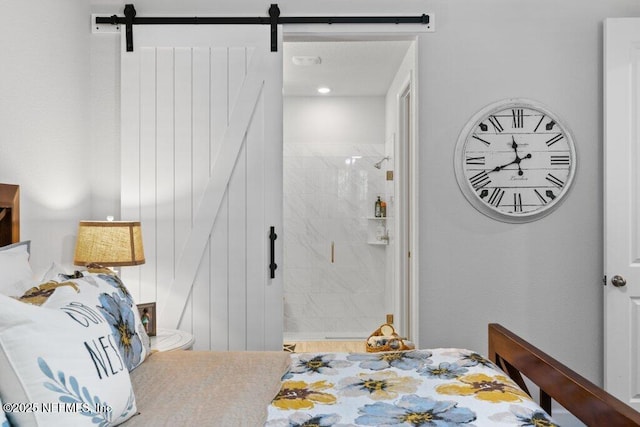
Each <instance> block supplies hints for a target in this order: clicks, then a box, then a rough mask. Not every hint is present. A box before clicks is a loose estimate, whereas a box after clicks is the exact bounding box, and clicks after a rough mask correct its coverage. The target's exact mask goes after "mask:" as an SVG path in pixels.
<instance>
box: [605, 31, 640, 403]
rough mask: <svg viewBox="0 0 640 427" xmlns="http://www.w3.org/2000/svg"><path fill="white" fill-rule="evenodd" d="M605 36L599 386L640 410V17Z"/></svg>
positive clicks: (608, 32)
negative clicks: (601, 374) (601, 371)
mask: <svg viewBox="0 0 640 427" xmlns="http://www.w3.org/2000/svg"><path fill="white" fill-rule="evenodd" d="M604 35H605V43H604V45H605V76H604V77H605V78H604V88H605V97H604V98H605V99H604V101H605V103H604V111H605V121H604V128H605V135H604V136H605V138H604V254H605V260H604V268H605V275H606V276H605V277H606V282H605V286H604V334H605V336H604V338H605V339H604V347H605V348H604V363H605V366H604V385H605V388H606V389H607V391H609V392H610V393H612V394H614V395H615V396H616V397H618V398H619V399H620V400H622V401H623V402H625V403H627V404H629V405H630V406H632V407H634V408H635V409H637V410H640V133H639V132H638V130H639V129H640V19H638V18H619V19H607V20H606V21H605V31H604Z"/></svg>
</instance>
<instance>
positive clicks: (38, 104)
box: [0, 0, 111, 275]
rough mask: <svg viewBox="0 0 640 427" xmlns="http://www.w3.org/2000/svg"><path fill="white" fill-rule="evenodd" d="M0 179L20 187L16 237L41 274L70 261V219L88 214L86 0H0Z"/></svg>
mask: <svg viewBox="0 0 640 427" xmlns="http://www.w3.org/2000/svg"><path fill="white" fill-rule="evenodd" d="M1 10H2V16H3V21H4V22H3V24H2V26H0V53H1V55H2V66H0V82H1V83H0V182H5V183H12V184H19V185H20V187H21V216H22V223H21V238H22V239H24V240H28V239H30V240H31V241H32V245H31V248H32V257H31V263H32V266H33V268H34V270H35V271H36V272H37V273H38V275H41V274H42V273H43V272H44V271H45V270H46V269H47V268H48V267H49V265H50V264H51V262H52V261H54V260H55V261H57V262H59V263H65V264H67V265H71V263H72V258H73V248H74V245H75V233H76V229H77V226H78V221H79V220H81V219H88V218H87V217H88V216H89V215H90V203H91V195H92V191H91V180H92V177H94V176H96V175H99V174H104V175H109V174H110V173H111V171H110V170H109V165H108V164H104V163H103V162H101V160H100V159H99V158H96V157H94V156H92V154H93V153H92V151H91V145H90V144H91V141H90V127H89V120H90V115H89V111H88V106H89V91H90V89H89V77H90V68H89V52H90V48H89V42H90V39H89V32H88V21H87V16H88V15H89V14H90V8H89V5H88V4H86V2H84V1H80V0H76V1H74V0H61V1H56V2H55V5H54V3H53V2H50V1H47V0H30V1H13V2H3V3H2V8H1Z"/></svg>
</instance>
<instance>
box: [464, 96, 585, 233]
mask: <svg viewBox="0 0 640 427" xmlns="http://www.w3.org/2000/svg"><path fill="white" fill-rule="evenodd" d="M519 109H523V110H524V109H526V110H533V111H535V112H538V113H541V118H540V123H542V120H543V119H544V118H548V119H550V121H553V122H554V123H553V124H552V129H553V126H554V124H555V125H557V126H558V128H559V129H558V130H556V131H554V132H551V133H549V134H548V135H551V134H561V137H560V138H559V139H558V141H560V140H562V139H564V140H565V142H566V145H567V147H566V150H562V152H567V153H568V156H569V167H568V174H567V176H566V178H565V179H564V181H562V180H558V183H557V184H555V187H557V189H559V190H560V192H559V193H558V194H557V195H554V196H553V198H551V199H549V200H548V201H545V198H546V197H545V194H540V193H539V192H538V195H537V197H538V201H539V202H540V203H541V204H540V205H539V206H538V207H537V208H531V210H529V211H526V212H517V211H514V212H509V211H508V210H506V209H500V206H507V205H506V204H504V205H501V204H500V203H498V205H499V206H493V205H492V204H490V203H487V202H486V201H485V199H486V200H489V197H488V196H487V195H486V192H484V194H485V196H484V198H481V197H480V195H479V193H478V191H477V190H479V189H482V188H483V187H484V185H481V186H478V182H477V179H478V178H476V181H475V182H474V183H475V185H476V187H475V188H474V185H473V184H472V182H471V181H470V177H469V176H468V173H467V172H468V170H473V168H471V167H468V166H467V162H468V160H469V159H468V158H467V153H468V151H467V144H468V143H469V142H470V141H469V140H470V139H473V136H474V134H475V133H476V129H477V128H478V127H479V126H480V125H481V124H482V123H483V122H488V121H489V119H490V118H491V117H494V118H495V116H494V115H497V114H498V113H501V112H503V111H508V110H512V112H513V123H512V128H511V129H513V125H516V122H517V120H522V122H519V124H520V125H521V126H522V125H523V123H524V117H521V118H520V117H518V116H516V113H515V112H516V111H518V110H519ZM520 114H522V113H520ZM501 117H503V116H501ZM547 123H550V122H547ZM492 127H493V129H494V132H495V135H498V134H503V135H511V137H512V140H513V142H514V143H515V142H516V139H515V136H516V135H518V136H519V138H518V140H519V141H520V142H521V144H522V145H526V144H528V142H524V143H522V139H524V138H534V137H535V138H538V140H540V139H539V137H538V135H541V134H543V133H540V134H534V133H522V132H515V131H513V130H512V131H511V132H509V131H507V129H506V126H503V125H501V124H500V123H497V126H495V125H492ZM500 128H502V129H503V130H502V131H499V129H500ZM503 131H504V132H503ZM484 135H489V134H488V133H487V134H484ZM523 137H524V138H523ZM487 139H489V138H487ZM482 142H484V143H485V144H486V143H487V142H488V141H482ZM545 142H546V143H547V145H549V143H551V145H553V144H554V142H553V141H551V140H547V141H545ZM563 144H564V142H563ZM538 145H540V144H539V143H538ZM514 149H515V150H516V152H515V156H516V160H517V162H516V160H514V161H512V162H511V163H509V164H503V165H501V166H497V167H495V168H494V169H491V166H493V165H492V164H490V165H484V164H483V165H478V169H477V170H479V171H480V172H478V173H479V174H482V166H484V171H485V172H486V173H485V175H487V176H488V173H492V172H497V173H500V172H503V171H504V170H507V171H512V172H513V171H515V170H516V169H515V168H512V167H510V168H509V169H507V166H510V165H511V164H516V166H517V168H518V170H522V169H520V161H524V160H525V157H522V158H519V157H518V152H517V148H514ZM523 151H524V150H523ZM490 152H491V151H489V150H487V153H490ZM549 152H550V150H549ZM529 154H531V153H529ZM562 157H563V161H564V159H566V155H563V156H562ZM480 158H482V161H484V159H485V157H484V156H478V159H480ZM530 158H531V157H528V158H526V160H529V159H530ZM523 164H524V165H525V169H524V170H526V162H524V163H523ZM576 166H577V159H576V151H575V145H574V142H573V136H572V133H571V131H570V130H569V128H568V127H567V125H566V123H565V122H564V121H562V120H561V119H560V118H559V117H558V115H557V114H555V113H554V112H553V111H551V110H550V109H549V108H547V107H546V106H545V105H543V104H541V103H539V102H537V101H533V100H530V99H525V98H510V99H505V100H501V101H497V102H494V103H492V104H489V105H487V106H486V107H484V108H482V109H481V110H479V111H478V112H477V113H476V114H474V115H473V117H472V118H471V119H470V120H469V121H468V122H467V124H466V125H465V127H464V128H463V129H462V131H461V132H460V135H459V137H458V141H457V143H456V149H455V155H454V168H455V175H456V180H457V182H458V186H459V187H460V190H461V191H462V194H463V195H464V196H465V198H466V199H467V200H468V201H469V203H471V205H472V206H473V207H475V208H476V209H477V210H478V211H479V212H481V213H483V214H484V215H487V216H488V217H490V218H493V219H496V220H499V221H503V222H509V223H525V222H530V221H535V220H538V219H540V218H542V217H544V216H546V215H548V214H550V213H551V212H553V211H554V210H555V209H557V208H558V207H559V206H560V205H561V204H562V202H563V201H564V200H565V199H566V198H567V194H568V193H569V190H570V189H571V188H572V184H573V181H574V177H575V171H576ZM496 169H497V170H496ZM548 170H552V168H551V167H549V168H548ZM507 173H508V172H507ZM520 174H523V172H521V173H520ZM549 175H551V176H552V177H555V176H553V175H552V174H551V173H549ZM563 178H564V173H563ZM486 179H489V178H486ZM512 179H513V178H512ZM547 180H548V181H549V178H547ZM489 182H491V181H490V179H489ZM549 182H550V183H551V181H549ZM485 185H486V184H485ZM552 185H553V184H552ZM536 187H540V186H536ZM487 188H494V190H493V191H497V190H496V188H497V189H499V190H500V191H502V194H501V196H500V197H501V198H502V196H504V193H505V191H504V190H502V188H499V187H487ZM505 188H506V187H505ZM520 188H522V189H525V188H531V189H532V191H535V188H534V187H532V186H526V185H523V184H522V183H520V184H518V181H515V183H514V186H512V187H508V191H510V192H513V197H514V209H515V198H516V192H515V191H516V190H514V189H520ZM518 194H520V193H518ZM520 197H521V195H520ZM527 206H533V205H527ZM520 209H522V202H520Z"/></svg>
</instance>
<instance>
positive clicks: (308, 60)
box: [291, 56, 322, 67]
mask: <svg viewBox="0 0 640 427" xmlns="http://www.w3.org/2000/svg"><path fill="white" fill-rule="evenodd" d="M291 62H293V63H294V64H295V65H300V66H301V67H308V66H310V65H319V64H321V63H322V59H321V58H320V57H319V56H294V57H292V58H291Z"/></svg>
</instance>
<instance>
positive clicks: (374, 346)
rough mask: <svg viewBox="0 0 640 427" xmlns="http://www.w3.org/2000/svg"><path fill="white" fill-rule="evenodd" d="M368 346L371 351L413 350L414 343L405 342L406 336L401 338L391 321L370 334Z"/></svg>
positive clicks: (368, 350)
mask: <svg viewBox="0 0 640 427" xmlns="http://www.w3.org/2000/svg"><path fill="white" fill-rule="evenodd" d="M366 347H367V352H369V353H377V352H380V351H403V350H413V348H414V347H413V345H407V344H405V342H404V338H401V337H400V335H398V334H397V333H396V330H395V328H394V327H393V326H392V325H390V324H389V323H384V324H383V325H381V326H380V327H379V328H378V329H376V330H375V331H373V333H372V334H371V335H369V338H368V339H367V346H366Z"/></svg>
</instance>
